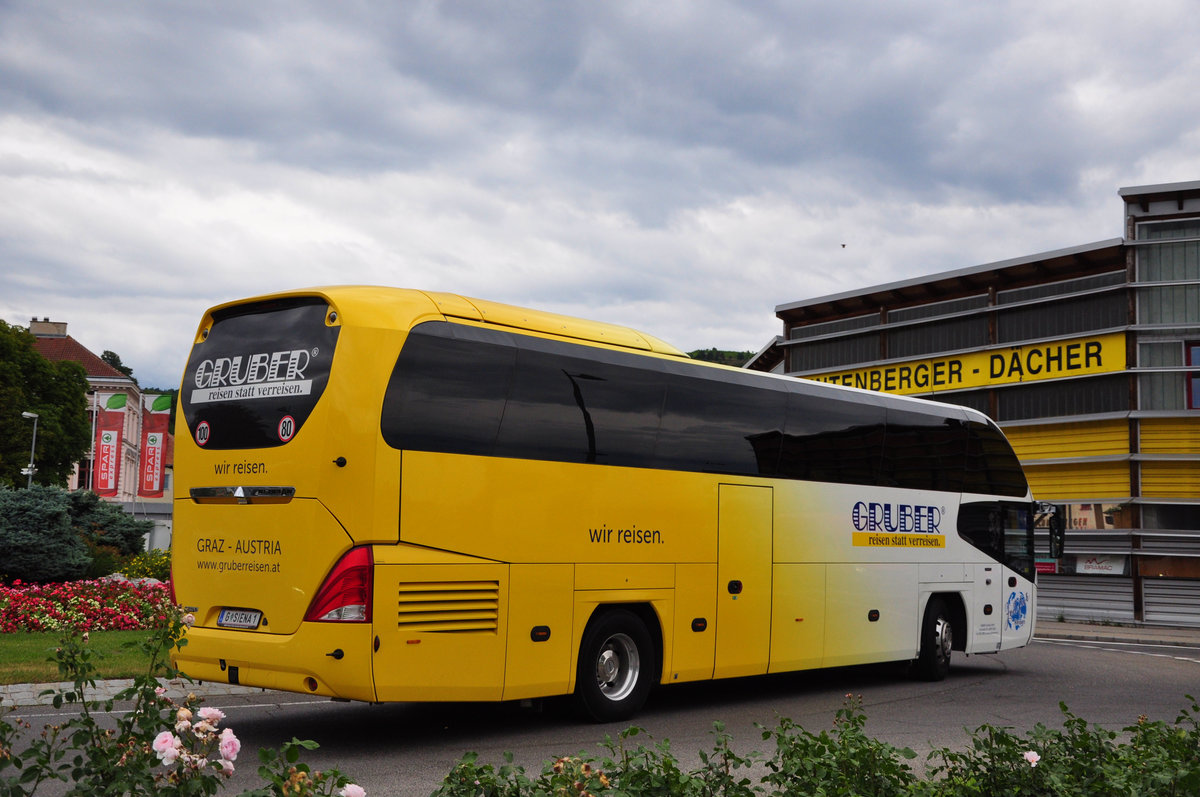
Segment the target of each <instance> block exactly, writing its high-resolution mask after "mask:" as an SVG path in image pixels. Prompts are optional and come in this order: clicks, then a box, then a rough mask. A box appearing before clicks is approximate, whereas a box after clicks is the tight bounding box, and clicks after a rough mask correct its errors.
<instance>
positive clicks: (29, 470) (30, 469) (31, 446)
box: [21, 412, 38, 489]
mask: <svg viewBox="0 0 1200 797" xmlns="http://www.w3.org/2000/svg"><path fill="white" fill-rule="evenodd" d="M21 417H22V418H32V419H33V442H32V443H30V444H29V467H28V468H26V469H25V470H24V472H25V473H27V474H29V481H28V482H27V483H26V484H25V487H26V489H29V488H32V487H33V474H34V473H36V472H37V468H35V467H34V466H33V460H34V452H35V451H37V422H38V414H37V413H36V412H22V413H21Z"/></svg>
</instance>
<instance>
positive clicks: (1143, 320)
mask: <svg viewBox="0 0 1200 797" xmlns="http://www.w3.org/2000/svg"><path fill="white" fill-rule="evenodd" d="M1138 323H1139V324H1187V325H1189V326H1190V325H1192V324H1200V283H1197V284H1194V285H1171V286H1163V287H1146V288H1142V289H1140V290H1139V291H1138Z"/></svg>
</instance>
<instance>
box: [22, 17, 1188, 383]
mask: <svg viewBox="0 0 1200 797" xmlns="http://www.w3.org/2000/svg"><path fill="white" fill-rule="evenodd" d="M1197 42H1200V15H1198V14H1196V13H1195V6H1194V4H1193V3H1191V2H1187V1H1186V0H1178V1H1177V2H1154V0H1148V2H1144V3H1128V2H1124V1H1122V2H1110V1H1109V0H1090V1H1089V2H1062V1H1060V0H1030V1H1029V2H988V3H975V2H962V0H948V1H947V2H895V1H894V0H842V1H841V2H837V3H833V2H803V1H797V2H768V1H767V0H763V1H762V2H712V1H709V0H696V1H695V2H674V1H673V0H653V1H652V2H640V3H633V2H595V1H591V0H589V2H553V3H552V2H544V3H543V2H519V1H518V2H503V3H501V2H455V3H437V2H404V3H369V2H339V3H327V2H320V1H318V0H313V1H312V2H300V1H296V2H286V3H285V2H267V1H263V2H249V3H248V2H244V0H237V1H236V2H208V1H206V2H185V1H180V2H152V3H146V2H119V0H113V1H111V2H104V3H96V2H92V0H78V2H71V1H70V0H57V1H56V2H41V1H40V0H0V319H3V320H5V321H7V322H8V323H10V324H19V325H22V326H24V325H27V324H28V322H29V319H30V318H31V317H32V316H38V317H43V316H48V317H50V318H51V319H52V320H56V321H66V322H68V323H69V332H70V333H71V334H72V335H73V336H74V337H75V338H77V339H78V340H80V341H81V342H82V343H83V344H84V345H86V346H88V347H89V348H91V349H92V350H93V351H96V352H97V353H99V352H101V351H103V350H105V349H112V350H114V351H116V352H118V353H119V354H120V355H121V357H122V359H123V361H124V363H125V364H126V365H129V366H131V367H132V368H133V369H134V373H135V375H136V376H138V377H139V379H140V381H141V382H142V384H143V385H151V386H163V387H165V386H171V385H174V384H176V383H177V382H178V380H179V377H180V374H181V373H182V369H183V364H184V361H185V359H186V356H187V348H188V345H189V342H190V339H191V336H192V334H193V332H194V330H195V325H196V323H197V322H198V321H199V319H200V316H201V315H202V313H203V311H204V310H205V309H206V308H207V307H209V306H211V305H213V304H216V303H218V302H223V301H227V300H229V299H233V298H238V297H242V296H249V295H254V294H258V293H262V292H266V291H272V290H276V289H283V288H297V287H304V286H308V285H322V284H331V283H367V284H381V285H397V286H404V287H417V288H425V289H432V290H445V291H453V292H457V293H462V294H465V295H468V296H477V297H481V298H487V299H493V300H497V301H503V302H509V303H512V304H519V305H525V306H532V307H538V308H543V309H549V310H554V311H557V312H562V313H568V314H572V315H580V316H584V317H589V318H595V319H599V320H605V321H612V322H616V323H623V324H627V325H630V326H634V327H638V328H641V329H643V330H645V331H647V332H649V333H651V334H654V335H657V336H659V337H661V338H664V339H666V340H668V341H670V342H672V343H674V344H675V345H677V346H679V347H681V348H683V349H696V348H708V347H712V346H715V347H718V348H727V349H752V350H757V349H759V348H761V347H762V346H763V345H764V344H765V343H766V342H767V341H768V340H769V339H770V338H771V336H773V335H775V334H778V333H779V331H780V330H781V325H780V322H779V321H778V319H776V318H775V314H774V308H775V306H776V305H779V304H783V303H787V302H792V301H796V300H800V299H804V298H809V297H814V296H820V295H824V294H828V293H833V292H839V291H844V290H851V289H855V288H860V287H866V286H869V285H874V284H878V283H882V282H890V281H893V280H897V279H904V278H908V277H914V276H919V275H924V274H930V273H934V272H938V271H944V270H948V269H954V268H962V267H967V266H973V265H978V264H982V263H987V262H991V261H994V260H1002V259H1007V258H1010V257H1020V256H1025V255H1029V254H1034V253H1038V252H1043V251H1048V250H1053V249H1059V248H1064V247H1069V246H1075V245H1079V244H1085V243H1091V242H1095V241H1100V240H1104V239H1108V238H1114V237H1118V236H1119V235H1120V234H1121V213H1122V205H1121V202H1120V200H1119V199H1118V197H1117V189H1118V188H1119V187H1122V186H1136V185H1146V184H1154V183H1165V182H1176V181H1184V180H1196V179H1200V103H1198V102H1197V100H1196V96H1197V88H1196V87H1197V85H1200V47H1198V46H1197ZM843 244H844V246H843Z"/></svg>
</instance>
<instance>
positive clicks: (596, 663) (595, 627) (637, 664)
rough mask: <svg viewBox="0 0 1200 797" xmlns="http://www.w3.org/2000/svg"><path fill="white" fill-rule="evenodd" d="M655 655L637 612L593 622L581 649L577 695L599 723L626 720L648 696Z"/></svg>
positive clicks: (610, 614)
mask: <svg viewBox="0 0 1200 797" xmlns="http://www.w3.org/2000/svg"><path fill="white" fill-rule="evenodd" d="M653 662H654V653H653V650H652V647H651V642H650V633H649V632H648V631H647V630H646V625H645V623H643V622H642V621H641V619H639V618H638V616H637V615H636V614H634V613H633V612H631V611H628V610H626V609H614V610H610V611H607V612H605V613H604V614H601V615H599V616H598V617H595V618H593V619H592V622H591V623H589V624H588V627H587V630H586V631H585V632H584V634H583V642H582V643H581V644H580V646H579V672H578V674H577V675H576V677H575V695H576V697H578V699H579V702H580V705H581V707H582V708H583V710H584V711H585V712H586V713H587V714H588V715H589V716H590V717H591V718H592V719H594V720H596V721H597V722H615V721H617V720H624V719H628V718H629V717H631V716H633V715H634V713H636V712H637V710H638V709H640V708H641V707H642V705H643V704H644V703H645V702H646V697H647V695H649V694H650V686H651V677H652V670H653Z"/></svg>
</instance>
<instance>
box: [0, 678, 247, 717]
mask: <svg viewBox="0 0 1200 797" xmlns="http://www.w3.org/2000/svg"><path fill="white" fill-rule="evenodd" d="M133 683H134V682H133V679H132V678H116V679H113V680H109V681H96V686H95V688H92V687H89V688H88V690H87V697H88V699H89V700H98V701H105V700H112V699H113V698H115V697H116V696H117V695H118V694H119V693H120V692H122V691H123V690H125V689H128V688H129V687H131V686H133ZM159 683H160V684H162V686H163V688H164V689H166V690H167V691H166V695H167V697H169V698H171V699H172V700H174V701H177V702H178V701H182V700H184V699H185V698H186V697H187V696H188V695H189V694H195V695H197V696H199V697H220V696H225V695H252V694H262V693H265V692H267V691H269V690H266V689H260V688H258V687H255V686H231V685H229V684H219V683H209V682H206V681H193V682H188V681H185V680H183V679H178V678H177V679H175V680H171V681H167V680H163V679H160V680H159ZM73 687H74V684H73V683H72V682H70V681H57V682H54V683H41V684H4V685H0V713H4V712H7V711H8V710H10V709H17V708H34V707H46V708H49V707H52V706H53V705H54V703H53V701H54V695H53V694H48V695H43V694H42V693H43V692H46V691H47V690H50V691H51V692H59V691H63V690H68V689H71V688H73Z"/></svg>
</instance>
